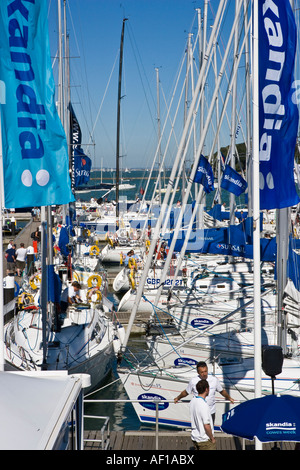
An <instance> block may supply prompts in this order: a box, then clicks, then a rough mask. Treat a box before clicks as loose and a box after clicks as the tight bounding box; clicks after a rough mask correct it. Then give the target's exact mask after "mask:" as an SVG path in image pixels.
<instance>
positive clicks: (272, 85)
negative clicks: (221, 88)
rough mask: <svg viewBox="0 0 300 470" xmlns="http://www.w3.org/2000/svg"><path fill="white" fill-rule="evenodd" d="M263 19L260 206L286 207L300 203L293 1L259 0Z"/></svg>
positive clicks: (295, 34) (260, 55) (269, 207)
mask: <svg viewBox="0 0 300 470" xmlns="http://www.w3.org/2000/svg"><path fill="white" fill-rule="evenodd" d="M258 19H259V41H258V44H259V115H260V117H259V147H260V148H259V160H260V181H259V185H260V208H261V209H280V208H283V207H288V206H292V205H294V204H297V203H298V202H299V197H298V195H297V192H296V188H295V183H294V177H293V169H294V153H295V145H296V137H297V130H298V119H299V116H298V108H297V103H296V100H295V99H294V96H293V93H294V89H293V71H294V61H295V52H296V42H297V30H296V25H295V20H294V15H293V12H292V9H291V6H290V0H270V1H265V0H259V18H258Z"/></svg>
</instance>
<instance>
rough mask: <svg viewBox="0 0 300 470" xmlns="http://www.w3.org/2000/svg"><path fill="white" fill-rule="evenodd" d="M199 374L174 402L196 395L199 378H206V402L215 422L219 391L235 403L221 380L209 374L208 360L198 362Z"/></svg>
mask: <svg viewBox="0 0 300 470" xmlns="http://www.w3.org/2000/svg"><path fill="white" fill-rule="evenodd" d="M196 367H197V374H198V375H197V376H196V377H193V378H192V379H191V380H190V381H189V383H188V385H187V387H186V389H185V390H183V391H182V392H181V393H180V394H179V395H178V396H177V397H176V398H175V399H174V402H175V403H177V402H178V401H179V400H181V398H185V397H187V396H188V395H190V394H193V395H194V396H195V395H197V394H198V392H197V389H196V385H197V383H198V382H199V380H201V379H204V380H207V382H208V384H209V394H208V396H207V397H206V402H207V404H208V405H209V408H210V412H211V415H212V419H213V422H215V415H216V392H219V393H220V394H221V395H222V396H223V397H224V398H225V399H226V400H229V401H230V402H231V403H234V400H233V398H231V397H230V396H229V394H228V393H227V392H226V390H224V389H223V387H222V385H221V384H220V381H219V379H218V378H217V377H215V376H214V375H208V368H207V364H206V362H202V361H201V362H198V364H197V366H196Z"/></svg>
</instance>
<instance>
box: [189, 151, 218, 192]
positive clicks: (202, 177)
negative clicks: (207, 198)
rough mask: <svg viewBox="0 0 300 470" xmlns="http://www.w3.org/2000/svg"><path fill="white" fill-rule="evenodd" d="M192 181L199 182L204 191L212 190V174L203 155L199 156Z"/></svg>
mask: <svg viewBox="0 0 300 470" xmlns="http://www.w3.org/2000/svg"><path fill="white" fill-rule="evenodd" d="M194 183H200V184H202V185H203V187H204V191H205V192H206V193H210V192H211V191H213V190H214V174H213V171H212V167H211V166H210V163H209V161H208V160H207V158H205V157H204V156H203V155H201V157H200V158H199V162H198V168H197V171H196V173H195V176H194Z"/></svg>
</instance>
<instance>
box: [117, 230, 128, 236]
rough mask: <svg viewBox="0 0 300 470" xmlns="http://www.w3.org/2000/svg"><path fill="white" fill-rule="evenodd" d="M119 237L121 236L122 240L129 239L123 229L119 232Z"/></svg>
mask: <svg viewBox="0 0 300 470" xmlns="http://www.w3.org/2000/svg"><path fill="white" fill-rule="evenodd" d="M119 235H120V237H121V238H127V233H126V230H124V229H121V230H120V232H119Z"/></svg>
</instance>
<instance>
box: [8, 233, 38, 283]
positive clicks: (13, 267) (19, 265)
mask: <svg viewBox="0 0 300 470" xmlns="http://www.w3.org/2000/svg"><path fill="white" fill-rule="evenodd" d="M31 252H32V249H31V247H28V248H25V245H24V243H20V246H19V247H18V248H17V246H16V244H15V243H14V242H13V240H10V242H9V244H8V245H7V249H6V252H5V258H6V263H7V267H6V271H7V274H8V275H16V276H19V277H20V276H22V273H23V271H24V269H25V265H26V257H27V254H29V253H31Z"/></svg>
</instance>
